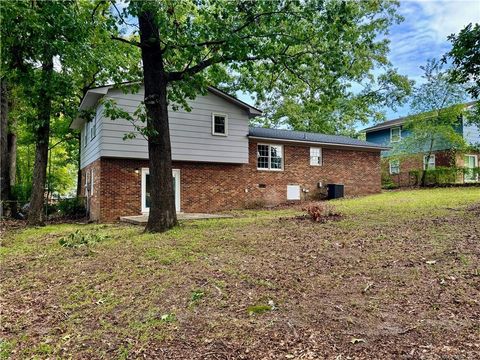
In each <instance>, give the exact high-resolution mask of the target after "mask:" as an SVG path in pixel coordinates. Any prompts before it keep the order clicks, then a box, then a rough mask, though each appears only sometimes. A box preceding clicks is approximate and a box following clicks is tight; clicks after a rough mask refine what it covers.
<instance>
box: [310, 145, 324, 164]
mask: <svg viewBox="0 0 480 360" xmlns="http://www.w3.org/2000/svg"><path fill="white" fill-rule="evenodd" d="M312 150H319V155H312ZM313 157H318V158H319V160H320V163H313V164H312V158H313ZM322 165H323V151H322V148H321V147H314V146H311V147H310V166H322Z"/></svg>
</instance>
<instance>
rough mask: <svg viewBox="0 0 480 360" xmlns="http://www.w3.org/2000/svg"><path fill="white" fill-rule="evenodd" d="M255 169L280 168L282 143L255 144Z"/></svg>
mask: <svg viewBox="0 0 480 360" xmlns="http://www.w3.org/2000/svg"><path fill="white" fill-rule="evenodd" d="M257 169H260V170H282V169H283V146H282V145H266V144H258V145H257Z"/></svg>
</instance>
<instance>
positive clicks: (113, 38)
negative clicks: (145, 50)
mask: <svg viewBox="0 0 480 360" xmlns="http://www.w3.org/2000/svg"><path fill="white" fill-rule="evenodd" d="M110 39H112V40H117V41H120V42H123V43H125V44H129V45H133V46H136V47H139V48H141V47H142V44H140V43H138V42H136V41H131V40H127V39H124V38H122V37H118V36H113V35H112V36H111V37H110Z"/></svg>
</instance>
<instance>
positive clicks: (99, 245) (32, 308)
mask: <svg viewBox="0 0 480 360" xmlns="http://www.w3.org/2000/svg"><path fill="white" fill-rule="evenodd" d="M331 203H333V204H335V206H336V209H337V210H338V211H339V212H340V213H341V214H342V215H343V217H342V219H341V220H340V221H331V222H327V223H324V224H320V223H314V222H311V221H307V220H302V219H299V218H298V215H301V214H302V212H301V211H299V210H295V209H282V210H272V211H238V212H233V214H234V215H235V217H234V218H229V219H211V220H199V221H191V222H185V223H182V224H181V225H180V226H179V227H177V228H175V229H173V230H171V231H169V232H167V233H165V234H159V235H153V234H143V233H142V228H140V227H135V226H127V225H123V224H109V225H93V224H92V225H81V224H78V225H77V224H62V225H51V226H46V227H43V228H36V229H22V230H15V231H11V232H9V233H6V234H3V235H2V237H3V239H2V246H1V247H0V256H1V259H2V262H1V290H2V299H1V300H2V303H1V309H2V319H1V329H0V331H1V335H0V337H1V339H2V340H1V343H0V356H1V358H9V357H11V358H15V359H24V358H38V359H42V358H66V359H68V358H74V359H77V358H88V359H97V358H98V359H101V358H108V359H110V358H111V359H127V358H128V359H130V358H131V359H134V358H175V359H176V358H178V359H195V358H198V359H223V358H246V359H250V358H251V359H258V358H266V359H268V358H280V359H285V358H287V359H288V358H290V359H296V358H299V359H313V358H332V359H346V358H348V356H350V357H353V358H366V359H369V358H383V359H390V358H391V359H398V358H422V356H423V358H426V359H434V358H445V359H470V358H471V359H473V358H478V355H479V354H480V341H479V339H480V323H479V322H478V319H480V300H479V299H480V297H479V292H480V286H479V284H480V265H479V264H480V188H478V187H477V188H474V187H472V188H451V189H432V190H415V191H398V192H388V193H383V194H379V195H374V196H369V197H364V198H358V199H346V200H339V201H332V202H331ZM75 232H76V233H75ZM72 233H75V235H71V234H72ZM60 243H63V246H62V245H61V244H60Z"/></svg>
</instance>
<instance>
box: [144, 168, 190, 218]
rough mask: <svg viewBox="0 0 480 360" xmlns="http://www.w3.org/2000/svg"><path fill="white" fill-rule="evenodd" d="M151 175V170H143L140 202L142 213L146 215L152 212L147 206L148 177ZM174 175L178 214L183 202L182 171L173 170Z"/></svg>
mask: <svg viewBox="0 0 480 360" xmlns="http://www.w3.org/2000/svg"><path fill="white" fill-rule="evenodd" d="M149 174H150V169H149V168H142V169H141V176H142V178H141V194H140V196H141V199H140V202H141V211H142V213H144V214H148V213H149V212H150V208H147V206H146V196H145V195H146V187H147V184H146V181H145V179H146V177H147V175H149ZM172 175H173V177H174V178H175V189H174V191H175V211H176V212H177V213H178V212H180V201H181V198H180V193H181V191H180V169H172Z"/></svg>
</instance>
